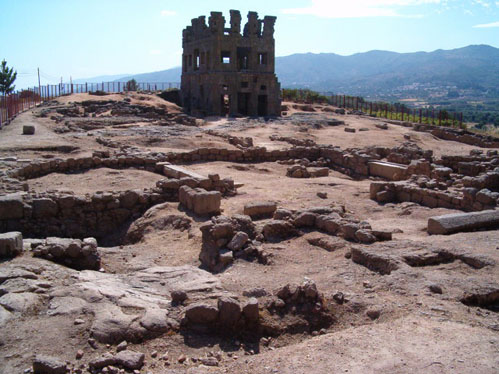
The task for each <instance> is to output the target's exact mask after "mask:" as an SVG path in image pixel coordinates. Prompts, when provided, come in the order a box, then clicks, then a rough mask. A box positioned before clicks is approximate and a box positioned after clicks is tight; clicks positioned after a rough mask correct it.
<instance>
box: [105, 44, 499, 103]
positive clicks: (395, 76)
mask: <svg viewBox="0 0 499 374" xmlns="http://www.w3.org/2000/svg"><path fill="white" fill-rule="evenodd" d="M276 73H277V76H278V78H279V81H280V82H281V86H282V87H283V88H310V89H313V90H317V91H333V92H338V93H344V94H351V95H362V96H392V95H393V94H394V92H399V93H400V91H401V90H405V91H407V92H410V91H411V90H418V91H419V92H420V93H421V92H425V91H427V92H431V91H432V90H436V89H441V90H443V89H445V90H452V89H458V90H468V92H471V91H472V92H474V95H485V96H488V97H499V88H498V87H499V49H498V48H494V47H491V46H487V45H471V46H468V47H463V48H458V49H453V50H436V51H433V52H415V53H396V52H388V51H369V52H365V53H357V54H354V55H350V56H340V55H337V54H334V53H319V54H314V53H302V54H293V55H290V56H284V57H277V58H276ZM180 74H181V68H180V67H175V68H172V69H167V70H162V71H157V72H151V73H144V74H135V75H129V76H119V77H117V78H116V80H115V81H120V82H126V81H128V80H130V79H132V78H133V79H135V80H137V81H138V82H149V83H152V82H179V81H180ZM101 81H102V80H101ZM446 92H447V91H446ZM395 96H398V95H395Z"/></svg>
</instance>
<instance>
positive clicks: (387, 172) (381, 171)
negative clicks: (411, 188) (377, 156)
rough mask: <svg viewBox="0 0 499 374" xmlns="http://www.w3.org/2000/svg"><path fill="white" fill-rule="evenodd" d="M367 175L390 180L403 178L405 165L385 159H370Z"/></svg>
mask: <svg viewBox="0 0 499 374" xmlns="http://www.w3.org/2000/svg"><path fill="white" fill-rule="evenodd" d="M368 165H369V175H372V176H376V177H382V178H385V179H388V180H391V181H397V180H401V179H404V177H405V176H406V175H407V165H402V164H396V163H394V162H386V161H370V162H369V163H368Z"/></svg>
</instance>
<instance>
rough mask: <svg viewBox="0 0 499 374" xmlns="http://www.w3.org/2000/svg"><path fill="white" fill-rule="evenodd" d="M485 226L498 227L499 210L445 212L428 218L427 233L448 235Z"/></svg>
mask: <svg viewBox="0 0 499 374" xmlns="http://www.w3.org/2000/svg"><path fill="white" fill-rule="evenodd" d="M487 228H489V229H491V228H499V210H483V211H481V212H472V213H454V214H446V215H443V216H437V217H430V218H429V219H428V234H430V235H448V234H452V233H456V232H460V231H471V230H477V229H487Z"/></svg>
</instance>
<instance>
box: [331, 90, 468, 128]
mask: <svg viewBox="0 0 499 374" xmlns="http://www.w3.org/2000/svg"><path fill="white" fill-rule="evenodd" d="M330 103H331V104H332V105H334V106H337V107H340V108H345V109H350V110H359V111H362V112H364V113H367V114H369V115H375V116H376V117H381V118H386V119H391V120H399V121H407V122H419V123H425V124H429V125H438V126H453V127H463V113H456V112H448V111H447V110H435V109H433V108H408V107H407V106H405V105H400V104H389V103H380V102H372V101H365V100H364V99H363V98H361V97H355V96H346V95H331V99H330Z"/></svg>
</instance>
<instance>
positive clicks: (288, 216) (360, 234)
mask: <svg viewBox="0 0 499 374" xmlns="http://www.w3.org/2000/svg"><path fill="white" fill-rule="evenodd" d="M268 206H269V207H270V208H272V210H274V209H275V205H274V204H273V203H272V204H268ZM260 207H263V208H262V209H257V208H260ZM245 212H248V213H251V214H252V217H255V218H261V217H262V214H264V215H268V214H269V212H270V210H267V205H265V204H263V203H255V206H253V205H252V206H251V207H250V208H249V209H246V208H245ZM252 217H250V216H248V215H235V216H232V217H227V216H217V217H213V218H212V219H211V221H210V222H207V223H205V224H203V225H202V226H201V228H200V229H201V232H202V239H203V244H202V248H201V252H200V255H199V259H200V261H201V263H202V265H203V266H204V267H205V268H206V269H208V270H210V271H214V272H219V271H221V270H223V269H224V268H225V267H226V266H228V265H230V264H231V263H232V262H233V261H234V260H236V259H239V258H242V259H246V260H252V259H258V261H259V262H260V263H263V264H266V263H267V262H268V260H269V254H267V253H266V252H265V251H264V250H262V249H261V248H260V246H261V244H262V243H263V242H280V241H282V240H286V239H289V238H292V237H295V236H299V235H301V234H302V233H303V231H304V230H305V231H307V232H310V231H322V232H325V233H327V234H329V235H334V236H339V237H341V238H343V239H344V240H349V241H353V242H360V243H365V244H370V243H374V242H376V241H379V240H390V239H391V234H390V233H389V232H388V233H387V232H384V231H374V230H372V228H371V225H370V224H369V223H368V222H366V221H360V220H358V219H356V218H355V217H353V216H352V215H350V214H347V213H345V211H344V208H343V207H316V208H310V209H306V210H299V211H297V210H287V209H283V208H279V209H276V210H275V212H274V214H273V218H272V219H267V220H265V221H263V222H262V223H261V224H260V225H258V226H256V225H255V223H254V222H253V221H252Z"/></svg>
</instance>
